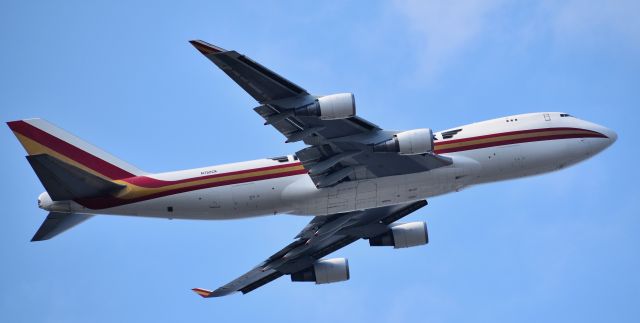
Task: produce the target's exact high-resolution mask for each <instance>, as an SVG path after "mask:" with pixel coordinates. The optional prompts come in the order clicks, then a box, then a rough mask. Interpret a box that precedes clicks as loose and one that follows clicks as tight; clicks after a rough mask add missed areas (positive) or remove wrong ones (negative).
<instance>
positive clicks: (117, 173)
mask: <svg viewBox="0 0 640 323" xmlns="http://www.w3.org/2000/svg"><path fill="white" fill-rule="evenodd" d="M7 124H8V125H9V128H11V130H13V131H15V132H17V133H19V134H21V135H23V136H25V137H27V138H29V139H31V140H33V141H35V142H37V143H39V144H41V145H43V146H45V147H47V148H49V149H51V150H53V151H55V152H57V153H59V154H61V155H64V156H65V157H68V158H69V159H72V160H73V161H75V162H77V163H80V164H82V165H84V166H85V167H87V168H90V169H92V170H94V171H96V172H98V173H100V174H102V175H104V176H106V177H108V178H110V179H122V178H127V177H132V176H135V175H134V174H131V173H129V172H128V171H126V170H124V169H122V168H120V167H117V166H115V165H113V164H111V163H109V162H107V161H105V160H103V159H101V158H98V157H96V156H94V155H92V154H90V153H88V152H86V151H84V150H82V149H80V148H78V147H76V146H74V145H72V144H70V143H68V142H66V141H64V140H62V139H60V138H57V137H55V136H53V135H51V134H49V133H47V132H45V131H43V130H41V129H38V128H36V127H34V126H32V125H30V124H29V123H27V122H25V121H22V120H20V121H11V122H7Z"/></svg>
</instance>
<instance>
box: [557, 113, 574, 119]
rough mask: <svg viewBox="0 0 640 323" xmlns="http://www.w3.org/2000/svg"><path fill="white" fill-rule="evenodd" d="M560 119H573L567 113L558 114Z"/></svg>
mask: <svg viewBox="0 0 640 323" xmlns="http://www.w3.org/2000/svg"><path fill="white" fill-rule="evenodd" d="M560 117H561V118H565V117H573V116H572V115H570V114H568V113H560Z"/></svg>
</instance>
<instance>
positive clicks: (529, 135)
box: [437, 130, 591, 150]
mask: <svg viewBox="0 0 640 323" xmlns="http://www.w3.org/2000/svg"><path fill="white" fill-rule="evenodd" d="M572 134H585V135H586V134H591V132H590V131H587V130H551V131H544V132H534V133H523V134H516V135H504V136H498V137H491V138H481V139H476V140H470V141H463V142H454V143H450V144H446V143H443V144H440V145H438V146H437V149H441V150H443V149H452V148H460V147H466V146H473V145H478V144H485V143H492V142H498V141H505V140H516V139H525V138H533V137H548V136H557V135H572Z"/></svg>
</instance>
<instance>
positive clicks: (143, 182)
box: [124, 162, 300, 188]
mask: <svg viewBox="0 0 640 323" xmlns="http://www.w3.org/2000/svg"><path fill="white" fill-rule="evenodd" d="M299 165H300V163H299V162H296V163H290V164H282V165H275V166H267V167H260V168H252V169H244V170H239V171H233V172H227V173H220V174H213V175H208V176H200V177H192V178H186V179H181V180H175V181H165V180H161V179H155V178H151V177H147V176H136V177H131V178H126V179H124V181H125V182H127V183H129V184H133V185H137V186H141V187H146V188H158V187H163V186H168V185H175V184H182V183H188V182H193V181H199V180H204V179H210V178H217V177H223V176H229V175H238V174H245V173H251V172H258V171H266V170H272V169H279V168H287V167H293V166H299Z"/></svg>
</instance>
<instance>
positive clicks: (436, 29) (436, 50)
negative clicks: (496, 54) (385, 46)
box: [394, 0, 640, 80]
mask: <svg viewBox="0 0 640 323" xmlns="http://www.w3.org/2000/svg"><path fill="white" fill-rule="evenodd" d="M394 7H395V9H396V10H397V11H398V12H399V13H400V14H401V15H402V16H404V17H406V18H407V20H406V24H407V26H408V27H409V28H410V30H411V31H412V32H414V33H416V35H415V36H414V37H415V44H416V50H417V51H419V53H418V54H417V56H418V57H419V59H418V62H417V63H418V64H419V66H420V71H419V72H420V73H421V74H423V76H424V77H426V78H427V79H429V80H433V79H434V78H435V77H436V76H437V75H438V74H439V73H440V72H441V71H442V70H443V69H445V68H446V67H447V66H448V65H451V64H454V63H455V62H456V60H458V59H460V58H461V56H462V55H463V54H465V53H466V52H468V51H469V50H470V48H472V47H473V46H474V45H476V44H478V43H479V42H481V41H482V39H481V38H483V37H487V36H488V35H489V33H491V37H492V38H493V39H506V40H507V41H506V42H503V43H501V44H507V46H510V47H515V46H517V47H527V46H529V45H530V44H529V42H531V41H535V40H539V39H541V38H546V37H549V38H550V39H552V40H554V41H553V42H552V43H551V45H552V46H556V47H558V48H559V49H561V50H565V49H567V48H570V47H571V46H575V45H578V46H582V45H590V44H593V45H595V46H604V45H602V44H603V43H604V42H606V41H617V42H619V44H623V46H624V47H626V48H628V49H635V50H637V49H639V48H640V19H638V18H637V17H636V16H637V13H638V12H640V1H636V0H619V1H607V0H592V1H581V0H569V1H540V2H538V3H532V4H527V5H522V4H520V5H518V4H514V3H512V2H508V1H503V0H457V1H456V0H448V1H446V0H423V1H420V0H396V1H395V2H394ZM513 17H517V19H514V18H513ZM501 44H498V45H501ZM624 47H623V48H624Z"/></svg>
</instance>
